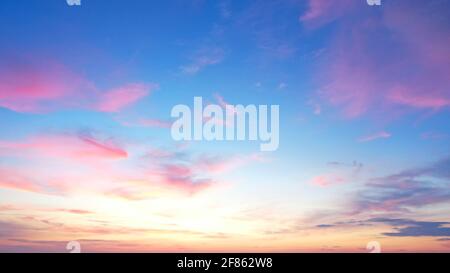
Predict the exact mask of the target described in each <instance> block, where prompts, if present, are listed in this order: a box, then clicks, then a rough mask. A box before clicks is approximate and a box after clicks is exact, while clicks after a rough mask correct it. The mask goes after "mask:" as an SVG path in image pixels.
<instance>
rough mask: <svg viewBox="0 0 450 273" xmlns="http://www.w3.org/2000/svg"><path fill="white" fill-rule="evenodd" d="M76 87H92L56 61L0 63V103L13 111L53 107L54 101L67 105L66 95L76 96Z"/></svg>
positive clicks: (41, 109) (86, 88)
mask: <svg viewBox="0 0 450 273" xmlns="http://www.w3.org/2000/svg"><path fill="white" fill-rule="evenodd" d="M79 90H85V91H92V86H91V84H90V83H89V82H88V81H86V80H85V79H84V78H83V77H80V76H79V75H77V74H75V73H73V72H72V71H70V70H69V69H68V68H67V67H65V66H64V65H61V64H59V63H56V62H50V61H47V62H44V63H43V64H40V65H35V64H32V63H27V64H26V65H16V64H12V65H11V67H9V68H8V69H6V68H4V67H0V106H1V107H5V108H8V109H11V110H14V111H17V112H43V111H46V110H48V109H54V108H56V107H57V105H55V104H54V102H56V101H63V102H64V105H66V106H67V105H69V104H71V103H73V100H68V98H71V97H72V98H73V97H80V94H79V93H77V91H79Z"/></svg>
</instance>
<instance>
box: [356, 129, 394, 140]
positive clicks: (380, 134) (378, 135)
mask: <svg viewBox="0 0 450 273" xmlns="http://www.w3.org/2000/svg"><path fill="white" fill-rule="evenodd" d="M391 136H392V135H391V134H390V133H388V132H385V131H381V132H378V133H375V134H372V135H368V136H363V137H360V138H359V139H358V141H359V142H369V141H374V140H377V139H382V138H390V137H391Z"/></svg>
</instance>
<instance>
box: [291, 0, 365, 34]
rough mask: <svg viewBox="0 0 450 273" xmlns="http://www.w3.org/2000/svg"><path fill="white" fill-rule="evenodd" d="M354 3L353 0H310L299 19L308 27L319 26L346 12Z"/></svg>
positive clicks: (355, 2)
mask: <svg viewBox="0 0 450 273" xmlns="http://www.w3.org/2000/svg"><path fill="white" fill-rule="evenodd" d="M355 4H357V1H355V0H340V1H335V0H310V1H309V2H308V5H309V6H308V9H307V11H306V12H305V13H304V14H302V15H301V16H300V18H299V20H300V22H302V23H305V24H306V25H307V26H309V27H312V28H315V27H320V26H322V25H324V24H327V23H329V22H332V21H334V20H336V19H337V18H339V17H340V16H343V15H344V14H346V13H348V12H349V11H351V10H352V9H353V8H354V7H355Z"/></svg>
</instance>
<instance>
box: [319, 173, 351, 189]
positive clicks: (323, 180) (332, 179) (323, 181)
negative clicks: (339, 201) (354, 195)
mask: <svg viewBox="0 0 450 273" xmlns="http://www.w3.org/2000/svg"><path fill="white" fill-rule="evenodd" d="M344 182H345V180H344V179H343V178H342V177H340V176H337V175H330V174H324V175H319V176H316V177H314V178H313V179H311V181H310V183H311V184H313V185H315V186H319V187H322V188H326V187H331V186H334V185H338V184H342V183H344Z"/></svg>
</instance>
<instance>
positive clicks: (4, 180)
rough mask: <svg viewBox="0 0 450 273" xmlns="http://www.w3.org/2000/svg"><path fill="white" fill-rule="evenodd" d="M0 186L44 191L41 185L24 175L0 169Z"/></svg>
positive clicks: (29, 190)
mask: <svg viewBox="0 0 450 273" xmlns="http://www.w3.org/2000/svg"><path fill="white" fill-rule="evenodd" d="M0 188H6V189H13V190H20V191H27V192H34V193H41V192H43V191H44V189H43V188H42V186H40V185H38V184H36V183H35V182H33V181H31V180H29V179H28V178H26V177H24V176H23V175H21V174H20V173H18V172H16V171H13V170H9V169H4V168H1V169H0Z"/></svg>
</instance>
